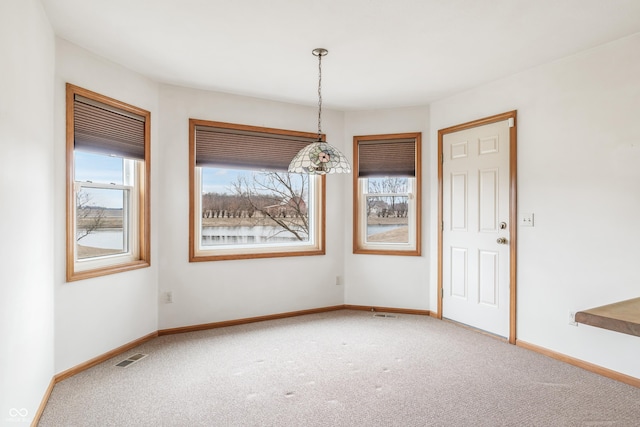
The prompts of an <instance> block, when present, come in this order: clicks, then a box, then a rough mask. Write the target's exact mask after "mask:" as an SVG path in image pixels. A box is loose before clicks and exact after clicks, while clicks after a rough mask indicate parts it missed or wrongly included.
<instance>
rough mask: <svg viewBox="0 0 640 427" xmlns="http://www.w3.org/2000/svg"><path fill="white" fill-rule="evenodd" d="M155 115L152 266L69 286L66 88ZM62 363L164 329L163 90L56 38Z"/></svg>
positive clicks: (57, 262) (57, 259) (58, 310)
mask: <svg viewBox="0 0 640 427" xmlns="http://www.w3.org/2000/svg"><path fill="white" fill-rule="evenodd" d="M67 82H68V83H72V84H75V85H77V86H80V87H83V88H85V89H89V90H92V91H94V92H98V93H100V94H102V95H106V96H110V97H112V98H115V99H117V100H120V101H123V102H126V103H129V104H132V105H135V106H137V107H140V108H144V109H146V110H148V111H150V112H151V165H152V166H151V267H149V268H143V269H138V270H133V271H129V272H124V273H118V274H111V275H107V276H103V277H99V278H95V279H86V280H80V281H76V282H70V283H66V281H65V280H66V276H65V215H66V213H65V167H66V166H65V83H67ZM54 88H55V105H54V111H55V160H56V167H55V174H53V175H54V176H55V189H54V197H55V230H56V231H55V266H56V270H55V276H54V277H55V309H56V310H55V311H56V313H55V333H56V339H55V341H56V343H55V348H56V350H55V360H56V364H55V366H56V373H59V372H61V371H64V370H66V369H68V368H71V367H74V366H76V365H78V364H80V363H83V362H85V361H87V360H89V359H91V358H93V357H96V356H99V355H101V354H104V353H105V352H107V351H110V350H113V349H114V348H117V347H119V346H121V345H123V344H126V343H128V342H130V341H133V340H135V339H137V338H140V337H142V336H144V335H146V334H149V333H151V332H154V331H156V330H157V319H158V298H157V279H158V277H157V271H158V267H157V265H158V256H157V248H158V240H159V238H158V227H157V218H158V214H157V207H158V203H157V200H158V198H159V195H158V193H159V192H160V191H159V188H160V187H159V186H158V184H157V181H158V176H159V173H158V172H159V168H158V165H157V164H156V163H159V156H158V154H157V153H156V151H160V149H159V147H158V123H159V122H160V117H159V114H158V85H157V84H156V83H154V82H152V81H150V80H148V79H147V78H145V77H142V76H140V75H139V74H136V73H134V72H132V71H130V70H127V69H125V68H122V67H121V66H119V65H116V64H114V63H112V62H109V61H107V60H105V59H104V58H101V57H98V56H95V55H93V54H92V53H89V52H87V51H86V50H83V49H81V48H79V47H77V46H76V45H73V44H70V43H68V42H66V41H65V40H62V39H56V76H55V83H54Z"/></svg>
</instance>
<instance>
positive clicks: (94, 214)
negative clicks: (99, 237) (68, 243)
mask: <svg viewBox="0 0 640 427" xmlns="http://www.w3.org/2000/svg"><path fill="white" fill-rule="evenodd" d="M76 215H77V216H76V224H77V226H76V241H77V242H79V241H80V240H82V239H84V238H85V237H87V236H88V235H89V234H91V233H93V232H94V231H96V230H98V229H100V228H101V227H102V226H103V224H104V222H105V208H103V207H99V206H95V204H94V203H92V198H91V194H89V193H88V192H86V191H79V192H77V193H76Z"/></svg>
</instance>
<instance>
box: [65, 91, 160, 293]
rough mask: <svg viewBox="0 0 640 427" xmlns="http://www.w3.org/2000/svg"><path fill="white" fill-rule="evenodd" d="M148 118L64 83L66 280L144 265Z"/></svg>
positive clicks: (146, 114)
mask: <svg viewBox="0 0 640 427" xmlns="http://www.w3.org/2000/svg"><path fill="white" fill-rule="evenodd" d="M149 128H150V114H149V112H148V111H145V110H142V109H140V108H137V107H133V106H131V105H127V104H124V103H122V102H119V101H116V100H114V99H111V98H108V97H106V96H103V95H99V94H97V93H94V92H91V91H88V90H86V89H82V88H79V87H77V86H74V85H71V84H67V281H73V280H80V279H86V278H89V277H97V276H102V275H105V274H112V273H117V272H121V271H127V270H131V269H135V268H141V267H148V266H149V264H150V262H149V260H150V255H149V191H148V189H149V170H150V164H149V159H150V157H149Z"/></svg>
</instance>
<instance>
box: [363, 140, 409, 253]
mask: <svg viewBox="0 0 640 427" xmlns="http://www.w3.org/2000/svg"><path fill="white" fill-rule="evenodd" d="M420 141H421V134H420V133H406V134H394V135H367V136H356V137H354V138H353V159H354V174H353V194H354V201H353V206H354V214H353V253H356V254H380V255H414V256H419V255H420V216H421V213H420V194H421V190H420V181H421V165H420V163H421V162H420V150H421V146H420Z"/></svg>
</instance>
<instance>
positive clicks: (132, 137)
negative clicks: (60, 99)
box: [73, 94, 145, 160]
mask: <svg viewBox="0 0 640 427" xmlns="http://www.w3.org/2000/svg"><path fill="white" fill-rule="evenodd" d="M73 115H74V121H73V126H74V149H75V150H80V151H89V152H93V153H97V154H106V155H115V156H120V157H124V158H127V159H134V160H144V158H145V152H144V141H145V136H144V131H145V118H144V117H143V116H138V115H136V114H133V113H131V112H128V111H124V110H121V109H119V108H116V107H113V106H110V105H106V104H103V103H101V102H98V101H94V100H92V99H88V98H85V97H83V96H80V95H77V94H76V95H75V96H74V105H73Z"/></svg>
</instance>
